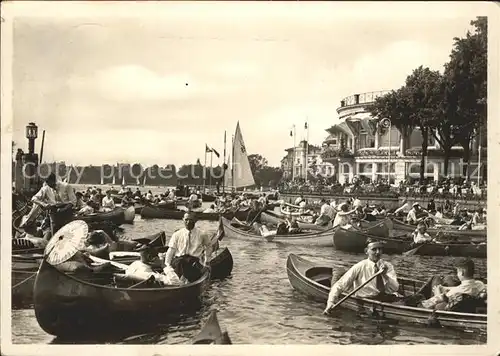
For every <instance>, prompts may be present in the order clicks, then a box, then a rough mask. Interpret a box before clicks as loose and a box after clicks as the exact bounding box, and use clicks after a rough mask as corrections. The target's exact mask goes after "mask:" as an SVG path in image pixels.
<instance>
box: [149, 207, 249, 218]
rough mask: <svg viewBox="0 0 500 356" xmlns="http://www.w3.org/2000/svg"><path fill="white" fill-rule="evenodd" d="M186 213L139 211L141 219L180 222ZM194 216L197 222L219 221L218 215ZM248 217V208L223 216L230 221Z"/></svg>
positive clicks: (180, 211)
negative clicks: (234, 218)
mask: <svg viewBox="0 0 500 356" xmlns="http://www.w3.org/2000/svg"><path fill="white" fill-rule="evenodd" d="M185 213H186V211H184V210H171V209H162V208H158V207H153V206H145V207H144V208H143V209H142V210H141V217H142V218H143V219H172V220H182V218H183V217H184V214H185ZM194 213H195V214H196V219H197V220H208V221H217V220H219V216H220V214H219V213H203V212H201V211H196V212H194ZM247 215H248V208H245V209H244V210H238V211H237V212H236V213H233V212H231V211H228V212H225V213H224V214H223V216H225V217H227V218H229V219H232V218H233V217H237V218H238V219H246V217H247Z"/></svg>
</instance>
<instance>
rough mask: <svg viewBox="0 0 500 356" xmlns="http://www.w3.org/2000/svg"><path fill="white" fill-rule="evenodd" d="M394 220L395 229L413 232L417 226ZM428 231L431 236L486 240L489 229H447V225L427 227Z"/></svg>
mask: <svg viewBox="0 0 500 356" xmlns="http://www.w3.org/2000/svg"><path fill="white" fill-rule="evenodd" d="M391 220H392V228H393V229H394V230H395V231H406V232H412V231H415V229H416V226H413V225H409V224H406V223H404V222H402V221H401V220H398V219H391ZM427 233H428V234H429V235H431V236H438V235H439V236H440V237H441V238H449V239H455V240H458V241H464V240H466V241H471V240H479V241H480V240H486V237H487V230H486V229H484V230H453V229H447V228H446V226H443V227H442V228H439V229H434V228H430V229H427Z"/></svg>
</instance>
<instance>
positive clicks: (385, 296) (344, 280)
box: [324, 241, 399, 314]
mask: <svg viewBox="0 0 500 356" xmlns="http://www.w3.org/2000/svg"><path fill="white" fill-rule="evenodd" d="M383 247H384V243H383V242H381V241H373V242H369V243H368V245H367V246H366V249H365V251H366V254H367V255H368V258H367V259H365V260H363V261H360V262H358V263H356V264H355V265H354V266H352V267H351V268H350V269H349V270H348V271H347V272H346V273H345V274H344V275H343V276H342V277H341V278H340V279H339V280H338V281H337V282H335V284H333V286H332V287H331V289H330V293H329V295H328V301H327V305H326V309H325V311H324V313H325V314H328V313H329V312H330V309H331V308H332V307H333V306H334V305H335V304H336V303H337V302H338V301H339V300H340V299H341V296H342V294H343V293H344V294H347V293H349V292H350V291H352V290H354V289H356V288H357V287H359V286H360V285H362V284H363V283H365V282H366V281H367V280H368V279H370V277H372V276H373V275H374V274H375V273H377V272H378V271H380V270H383V271H384V272H383V273H382V274H381V275H379V276H377V277H376V278H375V279H373V280H372V281H370V282H369V283H368V284H367V285H365V286H364V287H363V288H361V289H360V290H359V291H357V292H356V293H355V294H354V296H355V297H359V298H369V299H376V300H379V301H385V302H392V301H396V300H397V299H398V298H399V297H398V296H397V295H396V293H397V291H398V289H399V282H398V277H397V275H396V271H395V270H394V267H393V265H392V264H391V263H389V262H386V261H383V260H382V259H381V258H380V256H381V255H382V251H383Z"/></svg>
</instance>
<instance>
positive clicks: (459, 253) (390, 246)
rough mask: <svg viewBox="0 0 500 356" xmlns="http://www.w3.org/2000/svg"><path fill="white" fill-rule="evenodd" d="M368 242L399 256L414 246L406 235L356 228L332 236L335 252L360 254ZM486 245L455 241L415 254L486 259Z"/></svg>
mask: <svg viewBox="0 0 500 356" xmlns="http://www.w3.org/2000/svg"><path fill="white" fill-rule="evenodd" d="M368 240H379V241H383V242H385V245H384V252H386V253H389V254H401V253H403V252H406V251H409V250H411V249H412V248H414V247H416V246H412V240H413V238H411V237H410V236H408V233H406V234H403V235H399V236H391V237H389V238H387V237H380V236H374V235H372V234H369V233H366V232H363V231H361V230H359V229H357V228H351V229H348V230H347V229H337V230H336V231H335V233H334V234H333V243H334V246H335V248H336V249H337V250H340V251H345V252H353V253H362V252H364V250H365V247H366V244H367V241H368ZM486 253H487V245H486V243H484V242H483V243H479V244H475V243H473V242H469V243H463V242H455V241H442V240H439V243H427V244H423V245H421V246H420V247H419V248H418V250H416V252H415V254H417V255H421V256H455V257H476V258H486Z"/></svg>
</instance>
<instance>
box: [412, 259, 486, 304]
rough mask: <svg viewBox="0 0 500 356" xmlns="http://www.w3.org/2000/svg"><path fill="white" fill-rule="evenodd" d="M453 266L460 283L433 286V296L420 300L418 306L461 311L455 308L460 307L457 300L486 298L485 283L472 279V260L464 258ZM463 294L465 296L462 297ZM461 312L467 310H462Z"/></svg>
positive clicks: (473, 267) (478, 300) (477, 300)
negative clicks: (448, 285)
mask: <svg viewBox="0 0 500 356" xmlns="http://www.w3.org/2000/svg"><path fill="white" fill-rule="evenodd" d="M455 268H456V271H457V277H458V279H459V280H460V284H459V285H457V286H453V287H444V286H442V285H436V286H434V288H433V291H432V292H433V296H432V297H431V298H429V299H426V300H423V301H422V302H420V305H419V306H421V307H423V308H426V309H437V310H453V311H461V310H456V309H460V306H458V305H456V304H457V302H459V301H462V300H464V299H471V300H474V299H476V302H480V301H481V300H483V301H485V300H486V284H484V283H483V282H481V281H478V280H475V279H474V269H475V266H474V262H473V261H472V260H471V259H469V258H464V259H461V260H459V261H458V262H457V264H456V265H455ZM464 296H466V298H463V297H464ZM456 307H458V308H456ZM462 312H467V311H464V310H462ZM468 312H470V311H468Z"/></svg>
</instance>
